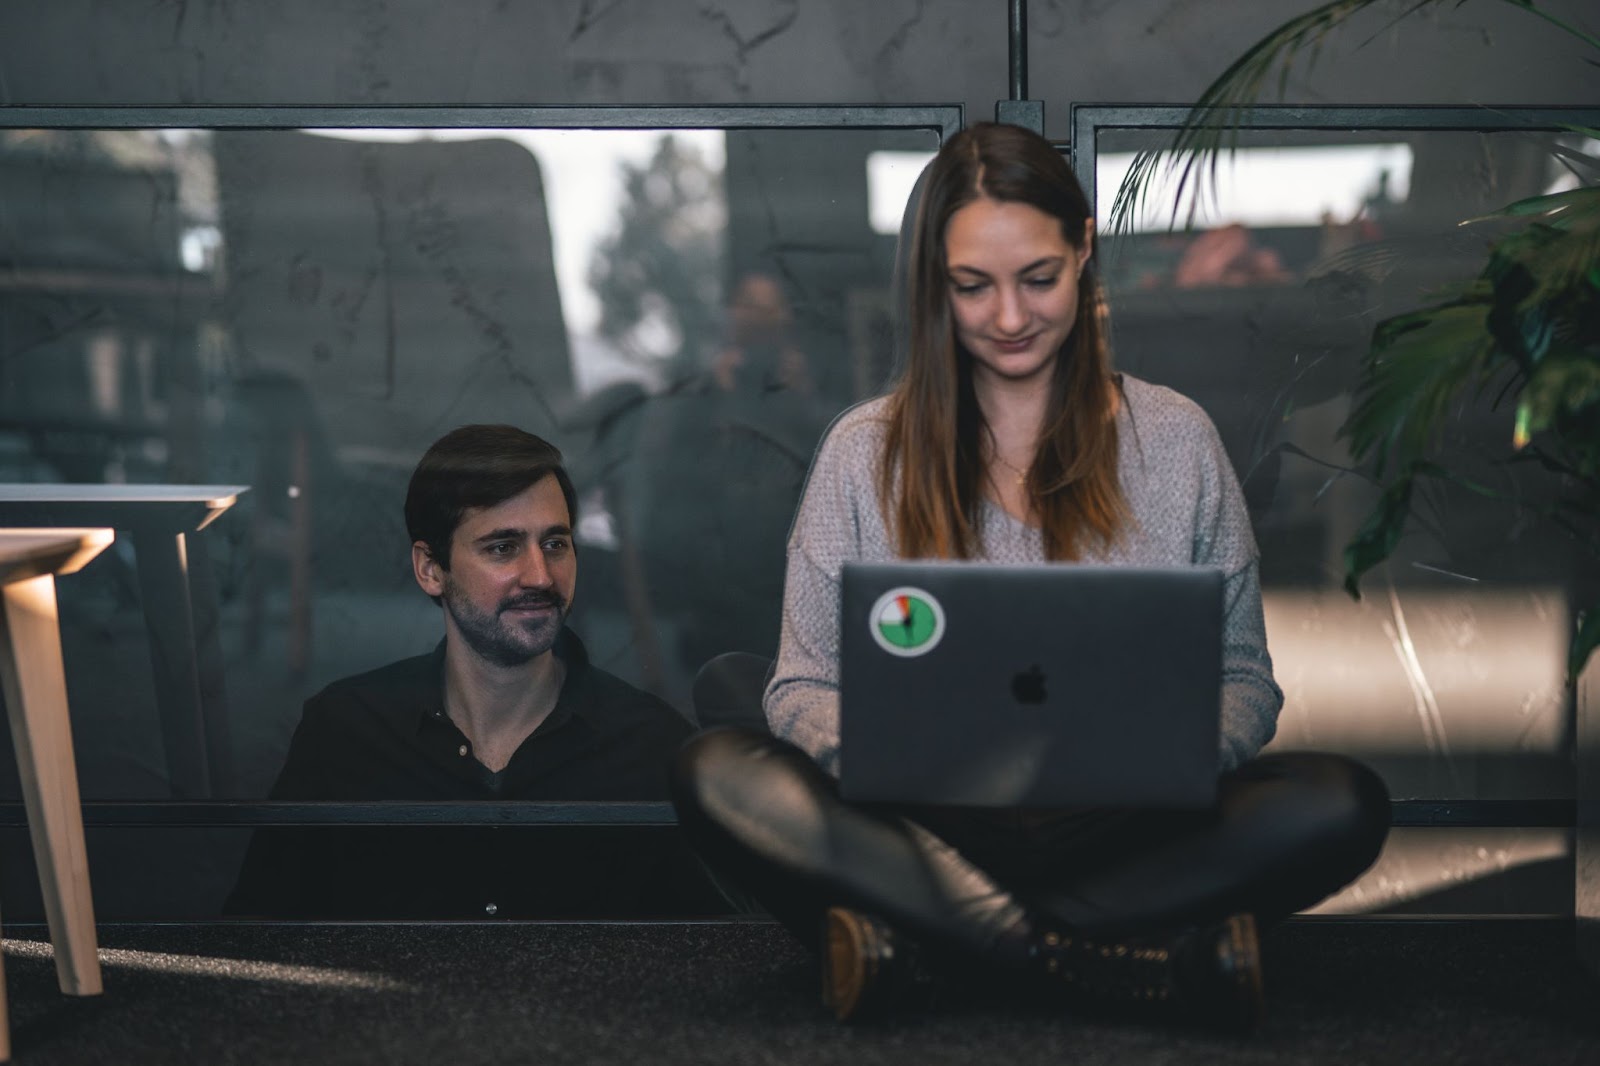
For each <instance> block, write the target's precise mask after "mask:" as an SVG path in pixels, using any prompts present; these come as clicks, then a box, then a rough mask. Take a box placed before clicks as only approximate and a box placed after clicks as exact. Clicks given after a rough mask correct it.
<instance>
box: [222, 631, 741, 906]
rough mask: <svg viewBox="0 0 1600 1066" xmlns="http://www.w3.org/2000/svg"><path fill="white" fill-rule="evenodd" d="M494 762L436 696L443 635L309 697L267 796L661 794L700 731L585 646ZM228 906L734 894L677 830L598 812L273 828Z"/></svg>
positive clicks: (562, 901) (566, 639) (529, 902)
mask: <svg viewBox="0 0 1600 1066" xmlns="http://www.w3.org/2000/svg"><path fill="white" fill-rule="evenodd" d="M555 652H556V655H557V656H558V657H560V659H561V660H562V662H563V664H564V665H565V667H566V679H565V681H564V682H563V684H562V686H561V692H560V694H559V696H558V698H557V700H556V705H555V708H554V709H553V710H552V711H551V712H550V714H549V716H548V717H547V718H546V719H545V720H544V722H543V723H541V724H540V726H539V728H538V729H536V730H534V732H533V733H532V734H530V735H529V736H528V737H527V739H526V740H524V741H523V742H522V744H521V745H520V746H519V747H518V748H517V750H516V752H515V753H514V754H513V755H512V757H511V760H510V761H509V762H508V763H507V764H506V766H505V768H504V769H503V770H501V771H500V772H499V773H492V772H490V771H489V770H488V768H486V767H485V766H484V765H483V764H482V763H480V762H478V760H477V759H475V758H474V757H473V756H472V747H471V743H470V742H469V741H468V740H467V738H466V736H465V734H463V733H462V732H461V730H460V729H459V728H457V727H456V725H455V723H454V722H452V721H451V720H450V718H449V716H448V715H447V714H446V713H445V708H444V644H443V643H441V644H440V645H439V647H438V648H436V649H435V650H434V651H433V652H432V653H431V654H428V655H420V656H417V657H415V658H411V659H404V660H401V661H400V662H397V663H392V664H390V665H388V666H385V667H382V668H380V669H378V670H373V671H371V672H369V673H365V674H360V675H357V676H355V677H350V678H345V679H343V680H340V681H336V682H334V683H333V684H331V685H329V686H328V687H327V688H325V689H323V690H322V691H321V692H319V693H318V694H317V695H315V696H313V697H312V698H311V699H309V700H308V701H306V705H305V711H304V713H303V715H302V717H301V721H300V725H299V727H298V728H297V729H296V730H295V734H294V738H293V740H292V741H291V742H290V745H289V754H288V756H287V758H286V760H285V762H284V767H283V770H282V772H281V773H280V774H279V776H278V780H277V782H276V783H275V784H274V785H273V788H272V792H271V797H270V798H272V799H275V800H333V801H344V802H366V801H373V800H407V801H412V802H437V801H457V800H487V801H497V802H515V801H525V800H567V801H586V800H664V799H666V798H667V764H668V762H669V761H670V759H671V757H672V754H673V752H674V751H675V750H676V749H677V747H678V745H679V744H681V743H682V741H683V740H684V739H685V738H686V737H688V736H689V734H690V733H691V732H692V727H691V726H690V724H689V723H688V722H687V721H686V720H685V719H684V718H683V717H682V716H681V715H679V714H678V713H677V712H676V711H674V710H673V709H672V708H671V707H670V706H668V705H667V704H666V703H665V702H663V701H661V700H660V699H657V698H656V697H655V696H652V695H650V694H648V693H645V692H642V691H640V690H639V689H637V688H634V687H633V686H632V685H629V684H628V683H627V682H625V681H623V680H621V679H620V678H618V677H615V676H613V675H611V674H608V673H606V672H605V671H603V670H600V669H598V668H596V667H594V666H592V665H590V663H589V659H588V655H587V653H586V652H585V651H584V648H583V645H582V643H581V642H580V641H579V640H578V638H577V637H576V635H574V634H573V633H571V632H570V631H563V632H562V634H561V636H560V638H559V639H558V641H557V644H556V648H555ZM225 909H226V910H227V911H228V912H229V913H232V914H250V915H263V916H280V917H303V918H451V919H464V918H474V917H485V916H490V917H497V918H550V917H578V916H627V915H641V914H659V915H669V914H685V913H707V912H715V911H720V910H727V909H728V907H727V905H726V903H725V902H724V901H723V900H722V898H721V897H720V895H719V894H717V893H716V891H715V890H714V889H713V888H712V887H711V885H710V883H709V881H708V880H707V879H706V878H705V877H704V875H703V874H702V872H701V870H700V867H699V865H698V863H696V862H695V861H694V859H693V857H692V856H691V855H690V854H689V853H688V851H687V850H686V849H685V847H684V846H683V844H682V843H681V842H680V840H679V838H678V835H677V833H676V831H674V830H663V829H659V828H655V829H650V828H643V827H638V828H626V827H614V828H597V827H543V826H537V827H527V826H505V827H490V828H479V827H456V828H449V827H443V828H441V827H432V826H418V827H414V828H413V827H382V828H346V827H330V828H326V829H324V828H307V829H267V830H261V831H260V832H258V833H257V834H256V837H255V839H254V840H253V841H252V842H251V846H250V851H249V854H248V855H247V856H246V858H245V863H244V867H243V869H242V870H241V872H240V875H239V881H238V884H237V885H236V887H235V889H234V892H233V895H232V896H231V897H230V898H229V900H228V902H227V904H226V907H225Z"/></svg>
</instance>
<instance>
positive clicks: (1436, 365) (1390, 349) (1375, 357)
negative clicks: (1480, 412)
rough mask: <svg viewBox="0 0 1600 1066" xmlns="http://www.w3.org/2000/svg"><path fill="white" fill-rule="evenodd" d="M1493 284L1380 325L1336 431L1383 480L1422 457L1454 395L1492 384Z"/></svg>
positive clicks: (1430, 443) (1357, 456)
mask: <svg viewBox="0 0 1600 1066" xmlns="http://www.w3.org/2000/svg"><path fill="white" fill-rule="evenodd" d="M1488 295H1489V289H1488V287H1487V286H1486V285H1482V284H1480V285H1479V286H1478V287H1476V288H1475V289H1474V290H1471V291H1470V294H1469V295H1468V296H1466V297H1463V298H1462V299H1460V300H1457V301H1454V302H1450V303H1445V304H1442V305H1439V306H1435V307H1430V308H1426V309H1424V310H1421V311H1415V312H1411V313H1409V314H1405V315H1397V316H1395V317H1394V318H1390V319H1386V320H1385V321H1383V322H1380V323H1379V324H1378V326H1377V328H1376V329H1375V330H1374V332H1373V339H1372V348H1371V351H1370V352H1369V353H1368V355H1367V358H1366V361H1365V364H1364V366H1363V373H1362V379H1361V384H1360V385H1359V386H1358V388H1357V392H1356V401H1355V406H1354V408H1353V409H1352V411H1351V412H1350V416H1349V418H1348V419H1346V421H1345V423H1344V425H1343V426H1341V427H1340V429H1339V435H1340V436H1341V437H1343V438H1345V439H1347V440H1348V441H1349V442H1350V446H1351V451H1352V453H1353V454H1354V455H1355V457H1356V458H1357V459H1358V460H1362V461H1365V460H1367V459H1368V458H1371V459H1372V460H1373V461H1374V466H1375V470H1376V473H1377V476H1378V477H1380V478H1381V477H1382V476H1383V473H1384V471H1385V470H1386V469H1388V468H1389V467H1390V466H1391V464H1392V465H1394V466H1396V467H1407V466H1410V465H1411V464H1412V463H1414V462H1416V461H1417V460H1419V459H1421V458H1422V457H1423V456H1424V455H1425V454H1426V453H1427V452H1428V450H1429V448H1430V447H1431V445H1432V443H1433V441H1434V439H1435V438H1436V437H1437V435H1438V431H1439V429H1440V428H1441V427H1442V425H1443V423H1444V420H1445V418H1446V416H1447V415H1448V414H1449V413H1450V411H1451V409H1452V407H1453V406H1454V404H1455V401H1456V399H1457V397H1458V396H1459V395H1460V394H1461V393H1462V392H1463V391H1464V390H1466V389H1469V388H1481V387H1483V386H1484V385H1485V384H1487V382H1488V380H1489V379H1490V378H1491V377H1492V376H1493V374H1494V373H1495V371H1496V370H1497V367H1496V366H1495V365H1494V364H1492V363H1491V361H1490V359H1491V356H1492V355H1493V343H1492V341H1491V338H1490V336H1489V334H1488V331H1487V328H1486V322H1487V315H1488V310H1489V306H1488V302H1487V301H1488Z"/></svg>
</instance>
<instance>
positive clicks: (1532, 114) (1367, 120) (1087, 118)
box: [1059, 104, 1600, 204]
mask: <svg viewBox="0 0 1600 1066" xmlns="http://www.w3.org/2000/svg"><path fill="white" fill-rule="evenodd" d="M1188 116H1189V108H1188V107H1183V106H1173V105H1168V104H1160V105H1156V104H1148V105H1147V104H1074V105H1073V107H1072V141H1071V142H1070V143H1069V144H1066V145H1061V146H1059V147H1060V148H1061V149H1062V151H1063V152H1065V153H1066V154H1067V158H1068V160H1069V161H1070V162H1071V164H1072V169H1073V171H1074V173H1076V174H1077V176H1078V181H1079V183H1080V184H1081V185H1082V186H1083V191H1084V193H1085V195H1087V196H1088V198H1089V202H1090V203H1091V204H1093V203H1095V197H1096V189H1095V172H1094V163H1095V155H1096V151H1095V148H1096V145H1097V137H1098V135H1099V134H1100V133H1102V132H1105V131H1107V130H1172V131H1174V132H1176V131H1177V130H1178V129H1179V128H1181V127H1182V126H1183V123H1184V120H1185V119H1186V118H1188ZM1234 122H1235V124H1236V125H1237V126H1238V128H1239V129H1240V130H1247V131H1250V132H1257V131H1263V130H1285V131H1287V130H1327V131H1329V132H1334V131H1338V130H1348V131H1350V132H1353V133H1355V132H1359V133H1370V132H1376V131H1381V130H1395V131H1398V132H1405V133H1429V132H1448V131H1452V130H1454V131H1458V132H1465V133H1518V132H1521V133H1555V132H1559V131H1562V130H1566V129H1570V127H1572V126H1587V127H1589V128H1591V129H1592V128H1595V127H1596V126H1597V125H1600V109H1597V108H1594V107H1490V106H1487V105H1485V106H1482V107H1432V106H1427V105H1415V106H1406V107H1302V106H1299V105H1262V106H1259V107H1254V108H1250V109H1248V110H1245V111H1243V112H1242V113H1240V114H1239V115H1238V116H1237V117H1236V118H1235V119H1234Z"/></svg>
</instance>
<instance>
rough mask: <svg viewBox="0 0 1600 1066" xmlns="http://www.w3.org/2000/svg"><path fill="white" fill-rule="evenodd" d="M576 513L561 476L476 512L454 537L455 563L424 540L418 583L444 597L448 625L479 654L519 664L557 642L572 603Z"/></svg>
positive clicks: (415, 556)
mask: <svg viewBox="0 0 1600 1066" xmlns="http://www.w3.org/2000/svg"><path fill="white" fill-rule="evenodd" d="M571 523H572V519H571V516H570V514H568V512H567V501H566V498H565V497H564V496H562V494H561V485H560V484H559V483H558V482H557V481H556V479H555V476H554V475H549V476H546V477H543V478H541V479H540V480H539V481H537V482H535V483H534V484H532V485H530V486H529V487H528V488H526V489H524V490H523V491H522V492H520V493H518V494H517V495H515V496H513V497H511V498H510V499H508V500H503V501H501V502H500V503H497V504H495V505H494V506H493V507H476V508H473V509H471V510H469V511H468V512H467V513H466V514H465V515H464V516H463V517H462V519H461V524H460V525H458V526H456V530H455V533H454V534H453V535H452V536H451V540H450V569H448V570H446V569H444V568H443V567H441V566H440V565H439V564H438V562H437V560H435V559H434V558H433V557H432V556H431V555H430V554H429V552H428V550H427V547H426V546H425V545H424V544H422V543H421V542H420V541H419V542H417V543H416V544H413V545H412V547H411V559H412V568H413V570H414V572H415V574H416V578H417V584H419V585H421V586H422V590H423V591H424V592H426V593H427V594H428V595H430V596H438V597H440V598H441V599H442V600H443V601H444V609H445V625H446V628H447V629H448V630H451V631H452V632H453V635H455V636H457V637H459V638H460V639H461V640H462V641H463V642H464V643H465V645H466V646H467V647H468V648H469V649H471V650H472V651H473V653H475V654H476V655H477V656H478V657H479V658H482V659H485V660H487V661H489V662H491V663H494V664H495V665H497V666H520V665H521V664H523V663H526V662H529V661H531V660H533V659H535V658H538V657H539V656H540V655H543V654H544V653H545V652H547V651H549V650H550V648H551V647H552V646H553V645H554V644H555V641H556V636H557V634H559V633H560V632H561V627H562V625H563V624H564V623H565V621H566V618H567V612H568V611H569V610H570V609H571V607H572V591H573V587H574V586H575V585H576V583H577V577H578V560H577V558H576V556H575V555H574V554H573V547H572V526H571Z"/></svg>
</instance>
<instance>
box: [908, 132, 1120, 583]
mask: <svg viewBox="0 0 1600 1066" xmlns="http://www.w3.org/2000/svg"><path fill="white" fill-rule="evenodd" d="M980 197H986V198H988V199H991V200H996V201H1000V202H1003V203H1024V204H1028V205H1030V206H1032V207H1035V208H1038V209H1039V210H1041V211H1043V212H1045V213H1046V214H1048V215H1051V216H1053V217H1055V218H1057V219H1060V220H1061V233H1062V236H1063V237H1065V238H1066V240H1067V242H1068V243H1069V244H1071V245H1072V246H1073V247H1074V248H1077V249H1078V250H1079V251H1083V250H1084V249H1085V245H1086V240H1087V226H1088V219H1089V203H1088V200H1087V198H1086V197H1085V196H1084V194H1083V189H1082V188H1081V187H1080V186H1079V185H1078V181H1077V179H1076V178H1075V177H1073V175H1072V171H1071V170H1070V169H1069V168H1068V167H1067V164H1066V161H1065V160H1063V159H1062V158H1061V155H1060V153H1059V152H1057V151H1056V150H1055V149H1054V148H1053V147H1052V146H1051V145H1050V143H1049V142H1048V141H1046V140H1045V139H1044V138H1042V137H1040V136H1038V135H1037V134H1034V133H1031V132H1029V131H1027V130H1024V129H1022V128H1021V127H1018V126H1007V125H999V124H996V123H979V124H977V125H974V126H972V127H971V128H970V129H967V130H963V131H962V132H961V133H958V134H956V135H955V136H954V137H952V138H951V139H950V141H949V142H948V143H947V144H946V145H945V146H944V148H943V150H941V151H940V152H939V155H938V156H937V157H936V158H935V159H934V161H933V163H932V165H931V166H930V168H929V170H928V174H927V177H926V179H925V181H924V190H923V193H922V200H921V202H920V204H919V205H918V207H917V211H916V220H915V223H914V224H913V226H912V236H911V250H910V269H909V270H908V276H907V285H908V289H909V292H908V293H907V297H908V302H909V307H908V315H907V318H908V320H909V334H910V336H909V345H910V350H909V353H908V357H907V360H906V365H905V369H904V371H903V373H902V375H901V377H900V380H899V382H898V383H897V384H896V386H895V388H894V390H893V392H892V393H891V394H890V405H889V412H890V413H889V429H888V435H887V438H886V440H885V444H884V451H883V459H882V465H881V467H880V468H879V471H878V483H879V490H880V492H879V495H880V498H881V499H883V500H884V510H885V514H884V518H885V520H886V521H887V522H888V524H889V526H890V528H891V529H892V530H893V536H894V537H895V540H896V548H897V550H898V552H899V554H900V556H901V557H902V558H908V559H915V558H948V559H966V558H971V557H972V555H973V554H974V553H975V552H977V551H980V550H981V548H982V544H981V540H982V534H981V530H982V526H981V523H980V521H979V517H978V511H979V507H980V505H981V503H982V496H983V478H984V462H983V437H984V435H985V434H986V433H987V432H988V427H987V424H986V423H985V421H984V417H983V412H982V411H981V410H980V409H979V407H978V398H977V394H976V392H974V390H973V385H972V356H971V355H970V354H968V353H967V352H966V351H965V350H964V349H963V348H962V347H961V345H960V344H959V343H957V341H956V336H955V329H954V325H953V322H952V319H951V311H950V278H949V272H948V264H947V262H946V258H945V242H944V234H945V229H946V227H947V226H948V225H949V223H950V218H951V216H953V215H954V214H955V213H956V212H957V211H958V210H960V209H961V208H962V207H964V206H966V205H967V204H969V203H971V202H972V201H974V200H977V199H979V198H980ZM1112 395H1113V393H1112V382H1111V356H1110V351H1109V345H1108V344H1107V341H1106V322H1105V300H1104V297H1103V295H1102V293H1101V289H1100V284H1099V281H1098V279H1097V278H1096V276H1095V267H1094V263H1093V262H1092V261H1091V262H1089V263H1088V264H1087V265H1086V266H1085V267H1084V270H1083V274H1082V276H1081V278H1080V279H1079V282H1078V315H1077V320H1076V321H1075V322H1074V323H1073V327H1072V332H1071V333H1070V334H1069V335H1068V337H1067V341H1066V344H1065V345H1064V346H1063V349H1062V351H1061V352H1060V354H1059V357H1058V358H1057V360H1056V363H1055V372H1054V374H1053V375H1052V378H1051V387H1050V398H1049V402H1048V405H1047V406H1046V409H1045V421H1044V426H1043V428H1042V431H1041V433H1040V437H1039V447H1038V451H1037V453H1036V454H1035V456H1034V460H1033V465H1032V466H1031V467H1030V468H1029V471H1028V477H1027V485H1026V487H1027V492H1028V496H1029V499H1030V502H1031V503H1032V507H1033V512H1034V514H1035V515H1037V517H1038V518H1039V521H1040V525H1041V527H1042V530H1043V536H1044V548H1045V556H1046V558H1049V559H1077V558H1080V557H1081V555H1082V553H1083V550H1084V548H1085V547H1086V546H1087V545H1088V544H1089V543H1090V542H1093V543H1095V544H1098V545H1100V546H1102V547H1103V546H1106V545H1109V544H1110V543H1111V542H1112V541H1113V540H1114V539H1115V538H1116V536H1117V533H1118V531H1119V529H1120V528H1121V525H1122V523H1123V521H1124V520H1125V518H1126V514H1127V505H1126V502H1125V501H1124V499H1123V496H1122V487H1121V485H1120V483H1119V482H1118V480H1117V424H1116V419H1115V417H1114V415H1115V404H1114V401H1113V399H1112Z"/></svg>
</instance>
